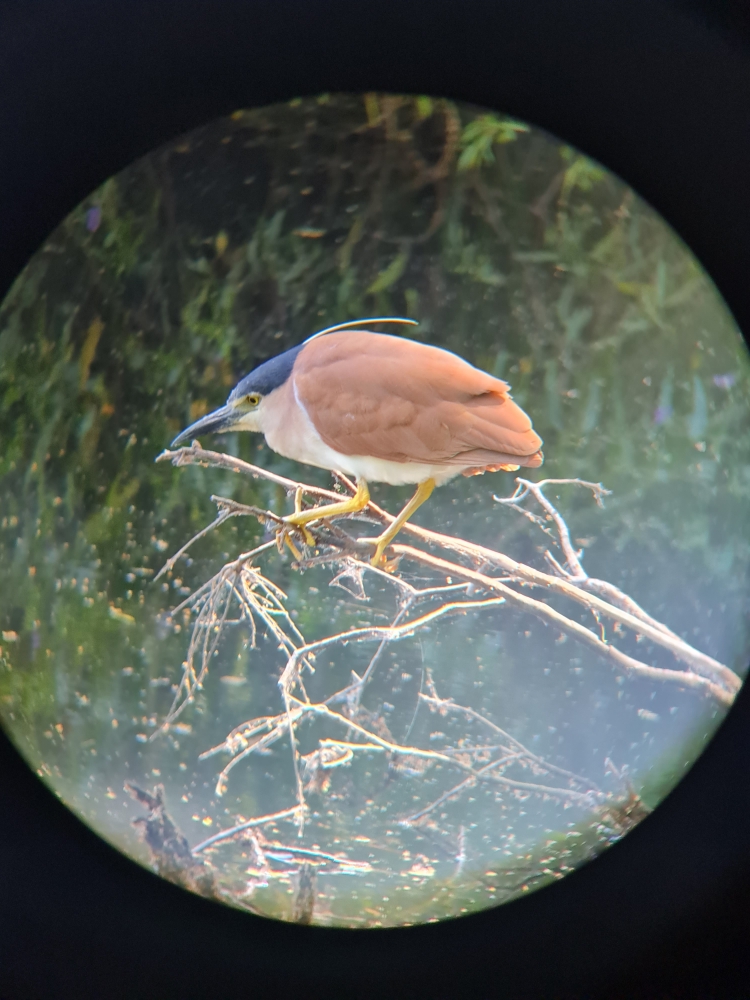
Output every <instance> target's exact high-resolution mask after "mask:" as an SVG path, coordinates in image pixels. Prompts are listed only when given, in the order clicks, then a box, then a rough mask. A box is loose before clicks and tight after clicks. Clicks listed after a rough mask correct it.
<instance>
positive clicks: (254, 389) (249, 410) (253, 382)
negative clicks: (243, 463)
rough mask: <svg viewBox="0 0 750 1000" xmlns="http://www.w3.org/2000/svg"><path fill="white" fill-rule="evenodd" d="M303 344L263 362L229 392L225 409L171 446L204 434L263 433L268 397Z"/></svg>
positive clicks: (198, 422) (194, 426)
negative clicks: (231, 432)
mask: <svg viewBox="0 0 750 1000" xmlns="http://www.w3.org/2000/svg"><path fill="white" fill-rule="evenodd" d="M302 347H303V345H302V344H300V345H299V346H298V347H293V348H292V349H291V350H290V351H285V352H284V353H283V354H279V355H278V356H277V357H275V358H271V360H270V361H266V362H265V363H264V364H262V365H260V366H259V367H258V368H256V369H254V371H252V372H250V374H249V375H246V376H245V378H243V379H241V381H239V382H238V383H237V385H236V386H235V387H234V389H232V391H231V392H230V393H229V398H228V399H227V401H226V403H225V404H224V406H220V407H219V408H218V410H213V411H212V412H211V413H207V414H206V415H205V417H200V419H198V420H196V421H195V423H193V424H190V426H189V427H186V428H185V430H184V431H181V432H180V433H179V434H178V435H177V437H176V438H175V439H174V441H173V442H172V445H171V447H172V448H174V447H175V445H178V444H180V443H181V442H183V441H189V440H190V439H192V438H196V437H200V436H201V435H203V434H228V433H229V432H230V431H255V432H256V433H260V434H262V433H263V432H264V430H265V428H264V422H263V417H264V412H265V410H266V407H267V406H268V402H269V398H270V396H271V395H272V394H273V393H274V392H275V391H276V390H277V389H279V388H280V387H281V386H282V385H284V383H285V382H286V381H287V379H288V378H289V376H290V375H291V373H292V368H293V367H294V362H295V360H296V357H297V355H298V354H299V352H300V350H301V349H302Z"/></svg>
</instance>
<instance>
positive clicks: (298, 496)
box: [294, 486, 315, 548]
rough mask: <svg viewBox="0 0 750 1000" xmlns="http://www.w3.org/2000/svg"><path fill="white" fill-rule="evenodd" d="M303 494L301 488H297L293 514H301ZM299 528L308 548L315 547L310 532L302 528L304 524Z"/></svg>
mask: <svg viewBox="0 0 750 1000" xmlns="http://www.w3.org/2000/svg"><path fill="white" fill-rule="evenodd" d="M304 492H305V491H304V490H303V489H302V487H301V486H298V487H297V489H296V492H295V494H294V513H295V514H301V513H302V494H303V493H304ZM299 528H300V531H301V532H302V534H303V535H304V536H305V543H306V544H307V545H309V546H310V548H313V547H314V545H315V539H314V538H313V536H312V535H311V534H310V532H309V531H308V530H307V528H306V527H305V526H304V524H301V525H300V526H299Z"/></svg>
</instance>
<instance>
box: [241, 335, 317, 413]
mask: <svg viewBox="0 0 750 1000" xmlns="http://www.w3.org/2000/svg"><path fill="white" fill-rule="evenodd" d="M304 346H305V345H304V344H298V345H297V347H292V348H291V350H289V351H284V353H283V354H277V356H276V357H275V358H271V359H270V360H269V361H264V362H263V364H262V365H258V367H257V368H254V369H253V371H251V372H250V374H249V375H246V376H245V377H244V378H243V379H241V380H240V381H239V382H238V383H237V385H236V386H235V387H234V389H232V391H231V393H230V394H229V399H230V400H231V399H237V398H238V397H239V396H245V395H247V394H248V393H251V392H258V393H260V395H261V396H267V395H268V393H269V392H273V390H274V389H278V388H279V386H281V385H283V384H284V383H285V382H286V380H287V379H288V378H289V376H290V375H291V373H292V368H293V367H294V362H295V360H296V358H297V355H298V354H299V352H300V351H301V350H302V348H303V347H304Z"/></svg>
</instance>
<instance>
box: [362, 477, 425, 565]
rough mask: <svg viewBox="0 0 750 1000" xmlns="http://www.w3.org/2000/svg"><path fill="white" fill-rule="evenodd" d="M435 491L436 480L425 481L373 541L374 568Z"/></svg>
mask: <svg viewBox="0 0 750 1000" xmlns="http://www.w3.org/2000/svg"><path fill="white" fill-rule="evenodd" d="M434 489H435V480H434V479H424V480H423V481H422V482H421V483H420V484H419V486H417V492H416V493H415V494H414V496H413V497H412V498H411V500H410V501H409V502H408V504H407V505H406V506H405V507H404V509H403V510H402V511H401V513H400V514H399V515H398V517H397V518H396V520H395V521H394V522H393V524H391V525H389V527H387V528H386V529H385V531H384V532H383V534H382V535H379V536H378V538H376V539H373V540H374V541H375V554H374V555H373V557H372V559H371V560H370V562H371V563H372V565H373V566H378V565H379V564H380V562H381V560H382V558H383V552H384V551H385V549H386V546H388V545H390V544H391V542H392V541H393V539H394V538H395V537H396V535H397V534H398V533H399V531H400V530H401V528H402V527H403V526H404V525H405V524H406V522H407V521H408V520H409V518H410V517H411V516H412V514H413V513H414V511H415V510H416V509H417V508H418V507H421V506H422V504H423V503H424V502H425V500H427V498H428V497H429V496H430V494H431V493H432V491H433V490H434Z"/></svg>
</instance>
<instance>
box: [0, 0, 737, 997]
mask: <svg viewBox="0 0 750 1000" xmlns="http://www.w3.org/2000/svg"><path fill="white" fill-rule="evenodd" d="M340 90H349V91H367V90H390V91H398V92H417V93H433V94H445V95H447V96H450V97H453V98H456V99H463V100H467V101H471V102H474V103H476V104H482V105H488V106H490V107H495V108H498V109H500V110H502V111H505V112H507V113H509V114H511V115H513V116H517V117H519V118H522V119H526V120H528V121H530V122H532V123H533V124H535V125H539V126H542V127H544V128H546V129H548V130H549V131H550V132H552V133H554V134H556V135H557V136H559V137H560V138H562V139H564V140H565V141H567V142H570V143H571V144H573V145H576V146H578V147H579V148H580V149H581V150H582V151H583V152H585V153H587V154H589V155H590V156H593V157H595V158H596V159H598V160H600V161H601V162H602V163H604V164H605V165H606V166H607V167H609V168H610V169H613V170H614V171H615V172H617V173H618V174H620V176H621V177H623V179H625V180H626V181H627V182H628V183H629V184H631V185H633V187H634V188H635V189H636V190H637V191H638V193H639V194H641V195H642V196H644V197H645V198H646V199H647V200H649V201H650V202H651V204H652V205H654V207H655V208H656V209H657V210H658V211H660V212H661V213H662V215H663V216H664V217H665V218H666V220H667V221H668V222H670V223H671V224H672V225H673V226H674V227H675V228H676V230H677V232H678V233H679V234H680V235H681V236H682V237H683V238H684V239H685V240H686V241H687V243H688V244H689V245H690V247H691V248H692V249H693V251H694V252H695V253H696V254H697V256H698V257H699V259H700V260H701V261H702V263H703V264H704V266H705V267H706V268H707V270H708V271H709V273H710V274H711V276H712V277H713V279H714V280H715V281H716V283H717V284H718V286H719V288H720V290H721V292H722V293H723V295H724V296H725V298H726V299H727V301H728V303H729V305H730V307H731V308H732V310H733V311H734V314H735V316H736V318H737V320H738V322H739V324H740V326H741V327H742V328H743V329H745V330H750V11H748V9H747V7H746V5H743V4H740V3H732V2H727V0H724V2H719V0H712V2H710V3H709V2H705V3H704V2H698V0H693V2H691V3H679V4H678V3H677V2H676V0H672V2H667V0H523V2H519V0H514V2H507V0H494V2H492V3H484V2H481V0H455V2H452V3H438V2H435V0H245V2H239V0H215V2H214V3H207V2H205V3H199V2H194V0H180V2H176V0H128V2H125V0H90V2H86V0H50V2H47V0H21V2H7V0H6V2H5V3H3V4H2V5H0V296H2V295H4V294H5V291H6V290H7V288H8V287H9V285H10V283H11V282H12V280H13V279H14V277H15V276H16V275H17V273H18V272H19V270H20V269H21V268H22V267H23V265H24V264H25V262H26V261H27V259H28V258H29V257H30V256H31V254H32V253H33V252H34V251H35V250H36V249H37V248H38V246H39V245H40V243H41V242H42V241H43V240H44V239H45V237H46V236H47V235H48V233H49V231H50V230H51V229H52V228H53V227H54V226H55V225H56V224H57V223H58V222H59V221H60V219H61V218H62V217H63V216H64V215H66V214H67V213H68V212H69V211H70V210H71V209H72V208H73V207H74V205H75V204H76V203H77V202H78V201H80V199H81V198H83V197H84V196H85V195H86V194H88V193H89V192H90V191H91V190H92V189H93V188H95V187H96V186H97V185H98V184H100V183H101V182H102V181H103V180H104V179H105V178H106V177H108V176H109V175H111V174H113V173H115V172H117V171H118V170H120V169H122V168H123V167H124V166H126V165H127V164H128V163H130V162H131V161H132V160H133V159H135V158H136V157H138V156H140V155H141V154H143V153H145V152H147V151H148V150H149V149H151V148H153V147H154V146H156V145H158V144H160V143H162V142H163V141H165V140H166V139H168V138H171V137H173V136H175V135H176V134H179V133H180V132H183V131H187V130H189V129H191V128H194V127H196V126H197V125H200V124H202V123H204V122H205V121H207V120H209V119H212V118H215V117H217V116H218V115H221V114H226V113H228V112H230V111H232V110H234V109H235V108H237V107H241V106H247V105H258V104H266V103H270V102H272V101H275V100H282V99H287V98H290V97H293V96H297V95H302V94H310V93H317V92H321V91H340ZM0 446H1V443H0ZM749 723H750V693H749V692H748V691H743V692H742V693H741V695H740V697H739V698H738V701H737V704H736V706H735V708H734V709H733V710H732V712H731V714H730V716H729V718H728V720H727V721H726V723H725V724H724V725H723V727H722V728H721V730H720V731H719V733H718V735H717V736H716V738H715V739H714V741H713V742H712V744H711V746H710V747H709V749H708V750H707V751H706V753H705V755H704V756H703V757H702V758H701V759H700V760H699V761H698V763H697V764H696V766H695V767H694V769H693V770H692V772H691V773H690V775H689V777H688V778H687V780H685V781H684V782H683V783H682V784H681V785H680V786H679V787H678V788H677V789H676V790H675V791H674V792H673V793H672V795H671V796H670V797H669V799H668V800H667V801H666V802H665V803H664V804H663V805H662V806H660V807H659V809H658V810H657V812H656V813H655V814H654V815H653V816H651V817H650V818H649V819H648V820H646V821H645V822H644V823H643V824H642V825H641V826H640V827H638V828H637V829H636V830H635V831H634V832H633V833H632V834H630V835H629V836H628V837H627V838H626V839H625V840H624V841H623V842H621V843H620V844H618V845H616V846H615V847H613V848H612V849H611V850H610V851H608V852H606V853H605V855H604V856H603V857H601V858H600V859H599V860H598V861H597V862H595V863H594V864H591V865H589V866H587V867H585V868H584V869H582V870H580V871H579V872H576V873H575V874H574V875H572V876H569V877H568V878H566V879H565V880H564V881H563V882H561V883H558V884H556V885H554V886H551V887H549V888H547V889H545V890H543V891H542V892H540V893H536V894H533V895H532V896H530V897H529V898H526V899H523V900H519V901H517V902H514V903H513V904H511V905H508V906H505V907H502V908H500V909H498V910H496V911H490V912H488V913H484V914H480V915H476V916H472V917H469V918H465V919H462V920H458V921H451V922H448V923H445V924H441V925H437V926H431V927H422V928H411V929H408V930H400V931H368V932H356V931H351V932H346V931H333V930H323V929H319V928H300V927H294V926H287V925H280V924H275V923H272V922H269V921H263V920H260V919H254V918H251V917H249V916H247V915H245V914H241V913H237V912H234V911H231V910H228V909H226V908H223V907H221V906H218V905H215V904H212V903H209V902H206V901H204V900H201V899H198V898H197V897H193V896H191V895H189V894H188V893H185V892H183V891H181V890H179V889H176V888H174V887H173V886H171V885H169V884H167V883H165V882H163V881H161V880H159V879H158V878H156V877H155V876H152V875H150V874H149V873H148V872H146V871H144V870H142V869H140V868H139V867H137V866H136V865H135V864H133V863H131V862H130V861H128V860H127V859H126V858H124V857H122V856H120V855H119V854H118V853H117V852H116V851H114V850H113V849H112V848H110V847H108V846H107V845H106V844H104V843H103V842H101V841H100V840H99V839H98V838H97V837H96V836H95V835H94V834H93V833H92V832H91V831H89V830H88V829H87V828H86V827H84V826H83V825H82V824H81V823H80V822H79V821H78V820H77V819H75V817H74V816H73V815H72V814H70V813H68V812H67V810H66V809H65V808H64V807H62V806H61V805H60V804H59V803H58V802H57V801H56V800H55V799H54V798H53V797H52V795H51V794H50V793H49V792H47V791H46V789H45V788H44V787H43V786H42V785H41V784H40V783H39V782H38V781H37V780H36V778H34V777H33V775H32V774H31V772H30V771H29V770H28V769H27V768H26V766H25V764H24V763H23V762H22V760H21V759H20V757H19V756H18V755H17V753H16V752H15V751H14V750H13V748H12V746H11V745H10V744H9V743H8V741H7V740H6V739H5V738H4V737H3V736H2V734H0V997H8V998H13V997H22V998H24V1000H26V998H29V1000H31V998H35V997H45V998H46V997H55V998H59V997H62V996H75V997H81V998H83V997H106V998H118V997H123V998H133V997H156V998H166V997H180V998H188V997H217V998H218V997H228V996H230V995H231V996H238V997H239V996H252V997H254V998H259V997H271V996H273V997H285V996H291V995H295V996H298V997H301V998H302V997H304V998H305V1000H308V998H314V997H319V996H320V997H326V998H327V1000H334V998H336V1000H337V998H343V997H360V996H362V997H364V996H367V997H369V996H373V997H374V996H377V997H384V998H386V997H388V998H389V997H392V996H395V995H407V996H411V997H421V996H426V997H431V998H433V997H442V996H446V997H461V998H464V997H473V996H477V997H495V996H539V997H545V998H547V997H557V996H581V997H583V996H585V997H599V996H601V997H607V998H616V997H620V996H622V997H631V996H638V997H643V996H648V997H650V996H662V997H687V996H696V997H708V996H748V995H750V958H749V957H747V956H750V944H748V942H749V941H750V844H748V840H749V839H750V837H749V834H750V753H749V751H750V725H749Z"/></svg>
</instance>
